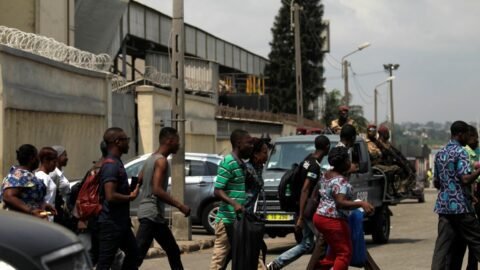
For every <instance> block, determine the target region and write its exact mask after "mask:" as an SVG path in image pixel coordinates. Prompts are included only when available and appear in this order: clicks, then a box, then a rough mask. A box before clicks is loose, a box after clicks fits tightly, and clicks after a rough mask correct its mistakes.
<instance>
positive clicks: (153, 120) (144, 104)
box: [136, 86, 217, 154]
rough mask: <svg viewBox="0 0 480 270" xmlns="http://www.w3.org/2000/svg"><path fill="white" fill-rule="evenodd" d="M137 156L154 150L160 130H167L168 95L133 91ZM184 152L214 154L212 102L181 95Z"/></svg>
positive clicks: (139, 89)
mask: <svg viewBox="0 0 480 270" xmlns="http://www.w3.org/2000/svg"><path fill="white" fill-rule="evenodd" d="M136 91H137V93H138V99H137V100H138V119H139V143H140V154H143V153H149V152H152V151H154V150H156V149H157V148H158V145H159V143H158V134H159V132H160V129H161V128H162V126H164V125H166V126H170V121H171V116H170V111H171V105H170V93H171V92H170V91H166V90H162V89H158V88H154V87H152V86H140V87H137V90H136ZM185 98H186V100H185V118H186V122H185V151H187V152H202V153H216V132H217V123H216V121H215V107H216V101H215V100H213V99H210V98H203V97H197V96H192V95H185Z"/></svg>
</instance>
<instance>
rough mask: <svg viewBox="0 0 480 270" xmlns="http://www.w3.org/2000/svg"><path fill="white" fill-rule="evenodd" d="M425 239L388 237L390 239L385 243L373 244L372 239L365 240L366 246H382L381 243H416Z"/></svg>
mask: <svg viewBox="0 0 480 270" xmlns="http://www.w3.org/2000/svg"><path fill="white" fill-rule="evenodd" d="M424 240H425V239H410V238H396V239H395V238H393V239H392V238H390V240H388V243H387V244H374V243H373V242H372V240H367V241H366V242H367V247H378V246H382V245H388V244H413V243H417V242H421V241H424Z"/></svg>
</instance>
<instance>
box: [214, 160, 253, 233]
mask: <svg viewBox="0 0 480 270" xmlns="http://www.w3.org/2000/svg"><path fill="white" fill-rule="evenodd" d="M244 166H245V165H244V164H242V166H241V165H240V164H239V163H238V162H237V160H236V159H235V157H234V156H233V155H232V154H230V155H227V156H225V158H224V159H223V160H222V162H220V165H219V166H218V172H217V179H216V180H215V185H214V186H215V188H217V189H222V190H223V191H225V193H226V194H227V196H228V197H230V198H232V199H233V200H234V201H236V202H237V203H239V204H241V205H244V204H245V199H246V195H245V172H244V168H243V167H244ZM235 218H236V214H235V209H234V208H233V206H232V205H230V204H228V203H226V202H223V201H222V202H221V203H220V208H219V209H218V213H217V218H216V220H215V222H217V223H218V222H220V221H222V222H223V223H224V224H232V223H233V222H234V221H235Z"/></svg>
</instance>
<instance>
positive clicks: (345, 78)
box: [342, 60, 350, 106]
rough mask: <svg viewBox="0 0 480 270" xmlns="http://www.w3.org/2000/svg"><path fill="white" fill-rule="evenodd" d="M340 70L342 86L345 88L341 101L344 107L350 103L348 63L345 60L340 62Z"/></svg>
mask: <svg viewBox="0 0 480 270" xmlns="http://www.w3.org/2000/svg"><path fill="white" fill-rule="evenodd" d="M342 68H343V84H344V87H345V93H344V94H343V99H344V102H345V105H347V106H348V104H349V103H350V93H349V90H348V61H347V60H343V61H342Z"/></svg>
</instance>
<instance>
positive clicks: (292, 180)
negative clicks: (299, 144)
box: [278, 161, 305, 212]
mask: <svg viewBox="0 0 480 270" xmlns="http://www.w3.org/2000/svg"><path fill="white" fill-rule="evenodd" d="M302 163H303V161H302ZM301 172H302V166H299V165H298V164H297V163H295V164H293V165H292V168H291V169H290V170H288V171H286V172H285V173H284V174H283V176H282V178H281V179H280V184H279V185H278V200H279V201H280V208H281V209H282V210H283V211H286V212H297V211H298V203H299V200H300V193H301V191H302V186H303V181H304V180H305V179H303V181H302V179H300V178H301V177H300V176H301Z"/></svg>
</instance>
